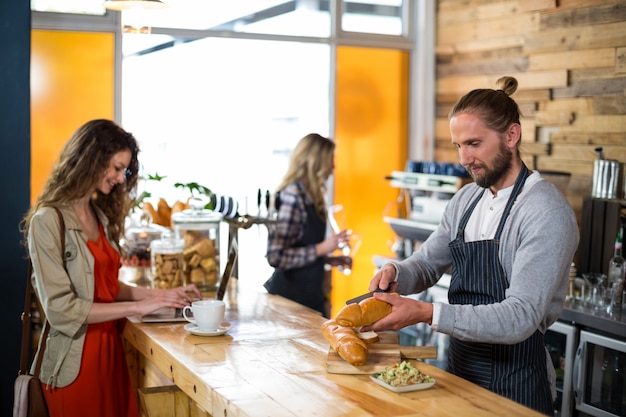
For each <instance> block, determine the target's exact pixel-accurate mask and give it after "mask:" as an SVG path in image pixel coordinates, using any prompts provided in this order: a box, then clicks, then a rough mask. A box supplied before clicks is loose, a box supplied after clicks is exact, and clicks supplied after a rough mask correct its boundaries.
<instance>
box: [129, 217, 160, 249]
mask: <svg viewBox="0 0 626 417" xmlns="http://www.w3.org/2000/svg"><path fill="white" fill-rule="evenodd" d="M167 230H169V229H168V228H166V227H164V226H161V225H159V224H156V223H152V218H151V217H150V214H148V213H146V212H142V213H141V214H140V216H139V218H137V217H135V218H133V217H130V225H129V226H128V227H127V228H126V230H125V232H124V241H125V242H126V244H128V245H141V246H146V247H147V246H148V245H149V244H150V242H152V241H153V240H155V239H159V238H160V237H161V234H162V233H163V232H165V231H167Z"/></svg>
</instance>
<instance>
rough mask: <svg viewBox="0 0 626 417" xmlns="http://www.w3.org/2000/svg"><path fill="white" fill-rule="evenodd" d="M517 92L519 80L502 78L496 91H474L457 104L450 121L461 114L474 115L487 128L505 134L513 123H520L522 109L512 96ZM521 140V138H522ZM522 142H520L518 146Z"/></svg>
mask: <svg viewBox="0 0 626 417" xmlns="http://www.w3.org/2000/svg"><path fill="white" fill-rule="evenodd" d="M515 91H517V80H516V79H515V78H513V77H508V76H505V77H501V78H499V79H498V81H496V89H495V90H492V89H490V88H483V89H477V90H472V91H470V92H469V93H467V94H466V95H464V96H463V97H461V98H460V99H459V101H457V102H456V104H455V105H454V107H452V110H451V111H450V114H449V116H448V118H449V119H452V118H453V117H454V116H456V115H458V114H461V113H469V114H474V115H476V116H478V117H480V119H481V120H482V121H483V123H484V124H485V126H487V127H488V128H490V129H492V130H495V131H496V132H498V133H500V134H504V133H505V132H506V130H507V128H508V127H509V126H510V125H511V124H512V123H517V124H521V123H520V115H521V112H520V109H519V106H518V105H517V103H516V102H515V100H513V99H512V98H511V97H510V96H511V95H512V94H513V93H515ZM520 139H521V137H520ZM521 142H522V141H521V140H520V141H519V142H518V146H519V144H520V143H521Z"/></svg>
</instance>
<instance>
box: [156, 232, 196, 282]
mask: <svg viewBox="0 0 626 417" xmlns="http://www.w3.org/2000/svg"><path fill="white" fill-rule="evenodd" d="M184 246H185V242H183V240H182V239H179V238H178V237H177V236H176V234H175V233H174V232H172V231H169V230H168V231H165V232H163V234H162V235H161V239H159V240H154V241H152V243H151V244H150V252H151V258H152V266H151V268H150V271H151V277H152V286H153V287H154V288H160V289H168V288H175V287H180V286H182V285H185V284H186V283H187V282H186V281H185V276H184V274H183V250H184Z"/></svg>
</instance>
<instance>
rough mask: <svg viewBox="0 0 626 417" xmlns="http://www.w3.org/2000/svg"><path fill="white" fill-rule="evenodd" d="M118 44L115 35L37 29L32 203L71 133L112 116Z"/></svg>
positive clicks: (33, 65)
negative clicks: (115, 53) (116, 48)
mask: <svg viewBox="0 0 626 417" xmlns="http://www.w3.org/2000/svg"><path fill="white" fill-rule="evenodd" d="M114 46H115V38H114V34H113V33H92V32H61V31H46V30H33V31H32V45H31V112H32V113H31V115H32V116H31V132H32V136H31V147H32V148H31V149H32V151H31V152H32V153H31V202H32V201H34V200H35V199H36V198H37V196H38V195H39V193H40V192H41V190H42V188H43V185H44V183H45V181H46V179H47V178H48V175H49V174H50V171H51V169H52V166H53V165H54V163H55V162H56V160H57V158H58V156H59V152H60V150H61V148H62V147H63V145H64V144H65V142H66V141H67V139H69V137H70V136H71V135H72V133H73V132H74V131H75V130H76V129H77V128H78V127H79V126H80V125H81V124H83V123H85V122H86V121H88V120H91V119H95V118H107V119H113V114H114V68H115V66H114V56H115V55H114Z"/></svg>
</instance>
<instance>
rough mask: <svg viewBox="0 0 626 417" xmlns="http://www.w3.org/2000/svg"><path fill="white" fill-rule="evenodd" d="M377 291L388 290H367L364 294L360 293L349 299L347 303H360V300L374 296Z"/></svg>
mask: <svg viewBox="0 0 626 417" xmlns="http://www.w3.org/2000/svg"><path fill="white" fill-rule="evenodd" d="M375 292H386V291H385V290H381V289H380V288H378V289H377V290H375V291H370V292H367V293H365V294H363V295H359V296H358V297H354V298H351V299H349V300H348V301H346V305H349V304H354V303H359V302H361V301H363V300H365V299H367V298H370V297H372V296H374V293H375Z"/></svg>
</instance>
